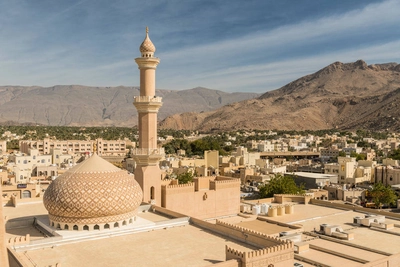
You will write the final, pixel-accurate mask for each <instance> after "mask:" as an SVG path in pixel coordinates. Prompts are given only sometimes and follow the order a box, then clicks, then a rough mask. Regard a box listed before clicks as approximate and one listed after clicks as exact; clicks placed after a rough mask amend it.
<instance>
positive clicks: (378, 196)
mask: <svg viewBox="0 0 400 267" xmlns="http://www.w3.org/2000/svg"><path fill="white" fill-rule="evenodd" d="M368 194H369V195H370V196H371V197H372V201H373V202H374V203H375V207H377V208H381V207H382V206H383V204H389V205H390V204H395V203H396V200H397V196H396V194H395V193H394V191H393V190H392V188H391V187H390V185H388V186H385V185H383V184H382V183H380V182H379V183H376V184H374V186H373V187H372V189H371V190H370V191H369V192H368Z"/></svg>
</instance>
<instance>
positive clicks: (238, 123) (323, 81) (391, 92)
mask: <svg viewBox="0 0 400 267" xmlns="http://www.w3.org/2000/svg"><path fill="white" fill-rule="evenodd" d="M399 100H400V65H399V64H397V63H386V64H376V65H370V66H368V65H367V64H366V63H365V62H364V61H362V60H358V61H357V62H354V63H346V64H344V63H341V62H335V63H333V64H331V65H329V66H327V67H325V68H323V69H321V70H320V71H318V72H316V73H314V74H310V75H307V76H304V77H302V78H300V79H297V80H295V81H293V82H291V83H289V84H287V85H285V86H283V87H281V88H279V89H277V90H274V91H270V92H266V93H265V94H263V95H261V96H260V97H259V98H258V99H251V100H245V101H242V102H239V103H233V104H228V105H226V106H224V107H222V108H220V109H217V110H215V111H210V112H206V113H202V114H196V113H190V114H178V115H173V116H171V117H168V118H166V119H165V120H164V121H162V122H161V127H162V128H175V129H193V130H204V131H208V130H234V129H282V130H306V129H311V130H316V129H331V128H335V127H336V128H341V129H357V128H369V129H373V130H383V129H390V130H400V118H399V114H400V101H399Z"/></svg>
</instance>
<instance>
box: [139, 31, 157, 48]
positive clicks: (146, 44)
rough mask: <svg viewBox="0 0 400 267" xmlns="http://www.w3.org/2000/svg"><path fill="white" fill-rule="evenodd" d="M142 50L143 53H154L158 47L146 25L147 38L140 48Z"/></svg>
mask: <svg viewBox="0 0 400 267" xmlns="http://www.w3.org/2000/svg"><path fill="white" fill-rule="evenodd" d="M139 50H140V52H141V53H142V54H143V53H154V52H156V47H155V46H154V44H153V42H152V41H151V40H150V37H149V29H148V28H147V27H146V38H145V39H144V41H143V42H142V44H141V45H140V48H139Z"/></svg>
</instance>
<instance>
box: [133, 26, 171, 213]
mask: <svg viewBox="0 0 400 267" xmlns="http://www.w3.org/2000/svg"><path fill="white" fill-rule="evenodd" d="M155 51H156V48H155V46H154V45H153V43H152V42H151V40H150V38H149V30H148V28H147V27H146V38H145V39H144V41H143V43H142V44H141V45H140V53H141V57H139V58H136V59H135V61H136V63H137V64H138V66H139V70H140V96H136V97H135V99H134V102H133V105H135V107H136V109H137V111H138V115H139V121H138V128H139V147H138V148H136V149H134V151H133V158H134V160H135V162H136V169H135V179H136V181H137V182H138V183H139V185H140V186H141V187H142V190H143V201H144V202H147V203H152V204H157V205H159V206H161V170H160V168H159V166H158V165H159V164H158V162H159V160H160V159H161V158H162V157H163V154H164V150H163V149H162V148H159V147H157V113H158V110H159V109H160V107H161V106H162V102H161V100H162V99H161V97H158V96H156V95H155V91H156V68H157V65H158V63H160V60H159V59H158V58H156V57H154V52H155Z"/></svg>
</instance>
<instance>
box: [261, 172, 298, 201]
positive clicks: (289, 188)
mask: <svg viewBox="0 0 400 267" xmlns="http://www.w3.org/2000/svg"><path fill="white" fill-rule="evenodd" d="M258 189H259V196H260V198H266V197H273V196H274V194H298V193H300V194H302V193H304V186H303V185H300V186H297V185H296V182H295V181H294V179H293V178H292V177H289V176H283V175H282V174H279V173H278V174H275V176H274V177H273V178H272V179H271V180H270V181H269V183H268V184H265V185H262V186H260V187H259V188H258Z"/></svg>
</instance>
